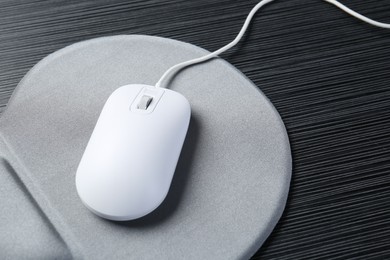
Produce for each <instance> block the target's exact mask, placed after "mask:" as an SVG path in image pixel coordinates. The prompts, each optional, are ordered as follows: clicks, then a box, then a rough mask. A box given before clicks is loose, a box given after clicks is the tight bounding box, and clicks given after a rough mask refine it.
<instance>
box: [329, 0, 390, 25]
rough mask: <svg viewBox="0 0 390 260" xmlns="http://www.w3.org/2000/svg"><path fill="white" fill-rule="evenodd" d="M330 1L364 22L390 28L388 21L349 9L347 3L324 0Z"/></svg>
mask: <svg viewBox="0 0 390 260" xmlns="http://www.w3.org/2000/svg"><path fill="white" fill-rule="evenodd" d="M324 1H326V2H328V3H331V4H333V5H335V6H337V7H338V8H340V9H341V10H343V11H344V12H346V13H347V14H350V15H352V16H354V17H355V18H357V19H359V20H362V21H363V22H366V23H369V24H371V25H374V26H377V27H381V28H385V29H390V24H388V23H381V22H377V21H375V20H372V19H370V18H368V17H366V16H363V15H361V14H359V13H357V12H355V11H353V10H351V9H349V8H348V7H346V6H345V5H343V4H341V3H339V2H337V1H336V0H324Z"/></svg>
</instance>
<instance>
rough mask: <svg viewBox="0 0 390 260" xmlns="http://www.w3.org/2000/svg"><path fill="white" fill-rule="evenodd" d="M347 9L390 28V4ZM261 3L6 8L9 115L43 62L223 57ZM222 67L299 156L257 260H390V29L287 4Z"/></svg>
mask: <svg viewBox="0 0 390 260" xmlns="http://www.w3.org/2000/svg"><path fill="white" fill-rule="evenodd" d="M342 2H343V3H345V4H347V5H348V6H350V7H351V8H353V9H355V10H356V11H359V12H361V13H363V14H365V15H367V16H369V17H371V18H374V19H377V20H380V21H383V22H389V23H390V1H384V0H382V1H380V0H365V1H363V0H360V1H357V0H355V1H352V0H349V1H347V0H344V1H342ZM256 3H257V1H254V0H247V1H234V0H222V1H217V0H207V1H206V0H198V1H188V0H180V1H173V0H161V1H156V0H148V1H144V0H136V1H125V0H111V1H103V0H97V1H75V0H73V1H59V0H50V1H37V0H18V1H15V0H1V1H0V105H1V107H2V108H4V107H5V105H6V103H7V101H8V99H9V97H10V95H11V94H12V91H13V90H14V88H15V86H16V85H17V83H18V82H19V81H20V80H21V79H22V77H23V75H24V74H25V73H26V72H27V71H28V70H29V69H30V68H31V67H32V66H33V65H34V64H35V63H37V62H38V61H39V60H40V59H42V58H43V57H45V56H46V55H48V54H50V53H52V52H54V51H56V50H58V49H60V48H62V47H65V46H67V45H69V44H71V43H75V42H78V41H82V40H87V39H91V38H95V37H101V36H108V35H118V34H147V35H157V36H162V37H168V38H173V39H177V40H181V41H185V42H189V43H192V44H195V45H198V46H201V47H203V48H205V49H208V50H215V49H217V48H218V47H220V46H222V45H224V44H226V43H228V42H229V41H230V40H232V39H233V38H234V37H235V36H236V34H237V32H238V31H239V29H240V27H241V25H242V23H243V21H244V19H245V17H246V15H247V14H248V12H249V11H250V9H251V8H252V7H253V6H254V5H255V4H256ZM172 51H174V50H172ZM222 57H223V58H224V59H226V60H227V61H229V62H230V63H232V64H233V65H235V66H236V67H237V68H238V69H239V70H241V71H242V72H243V73H244V74H245V75H247V76H248V77H249V78H250V79H251V80H252V81H253V82H254V83H255V84H256V85H257V86H259V87H260V89H261V90H262V91H263V92H264V93H265V94H266V95H267V96H268V97H269V98H270V99H271V101H272V102H273V103H274V105H275V106H276V108H277V109H278V111H279V113H280V114H281V116H282V118H283V120H284V122H285V124H286V127H287V130H288V133H289V136H290V141H291V146H292V153H293V159H294V172H293V179H292V183H291V190H290V195H289V200H288V204H287V207H286V210H285V213H284V215H283V217H282V218H281V220H280V221H279V224H278V225H277V227H276V228H275V230H274V232H273V233H272V235H271V236H270V237H269V239H268V240H267V242H266V244H265V245H264V246H263V247H262V248H261V249H259V251H258V252H257V253H256V255H255V256H254V257H253V258H254V259H259V258H261V259H331V258H332V259H351V258H353V259H386V258H390V189H389V187H390V174H389V172H390V161H389V159H390V131H389V129H390V113H389V110H390V30H387V31H386V30H384V29H379V28H375V27H372V26H369V25H367V24H364V23H362V22H360V21H357V20H356V19H354V18H351V17H349V16H347V15H346V14H345V13H343V12H341V11H340V10H338V9H336V8H335V7H333V6H331V5H329V4H327V3H325V2H323V1H320V0H279V1H275V2H274V3H272V4H270V5H268V6H267V7H266V8H264V9H263V10H261V11H260V12H259V13H258V14H257V15H256V17H255V19H254V21H253V24H252V25H251V26H250V30H249V32H248V33H247V34H246V36H245V39H244V40H243V41H242V42H241V43H240V44H239V45H238V47H236V48H235V49H234V50H232V51H229V52H228V53H226V54H223V55H222ZM243 177H244V176H243Z"/></svg>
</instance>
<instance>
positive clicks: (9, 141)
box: [0, 35, 291, 259]
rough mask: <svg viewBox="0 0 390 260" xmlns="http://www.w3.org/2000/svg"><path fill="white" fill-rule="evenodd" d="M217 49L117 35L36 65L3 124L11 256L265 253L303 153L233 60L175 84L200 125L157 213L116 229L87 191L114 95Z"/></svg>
mask: <svg viewBox="0 0 390 260" xmlns="http://www.w3.org/2000/svg"><path fill="white" fill-rule="evenodd" d="M206 53H208V52H207V51H205V50H203V49H201V48H198V47H196V46H193V45H191V44H188V43H183V42H179V41H175V40H170V39H164V38H159V37H150V36H139V35H135V36H114V37H104V38H98V39H93V40H89V41H85V42H80V43H76V44H73V45H71V46H69V47H66V48H64V49H62V50H59V51H57V52H55V53H53V54H51V55H49V56H48V57H46V58H45V59H43V60H42V61H40V62H39V63H38V64H37V65H36V66H34V68H33V69H31V71H30V72H29V73H28V74H27V75H26V76H25V77H24V78H23V80H22V81H21V82H20V84H19V85H18V87H17V89H16V90H15V92H14V94H13V96H12V98H11V100H10V102H9V104H8V107H7V109H6V111H5V112H4V114H3V115H2V116H1V118H0V133H1V137H2V138H1V141H0V154H1V158H2V160H1V164H0V169H1V171H0V172H1V174H0V181H2V183H4V185H2V188H1V190H0V196H1V197H2V199H1V200H0V206H1V208H2V209H3V210H2V215H3V216H2V218H1V223H0V225H1V231H2V232H0V238H1V239H0V240H1V241H2V242H1V243H2V244H1V247H2V248H3V249H5V250H3V251H2V253H1V254H2V255H3V256H19V257H20V258H23V257H26V258H28V257H34V256H36V257H41V258H54V257H55V258H69V257H73V258H86V259H115V258H117V259H241V258H249V257H250V256H251V255H253V254H254V253H255V252H256V251H257V250H258V248H259V247H260V246H261V245H262V243H263V242H264V241H265V239H266V238H267V237H268V235H269V234H270V233H271V231H272V229H273V228H274V226H275V225H276V223H277V221H278V219H279V218H280V216H281V214H282V212H283V209H284V206H285V203H286V199H287V194H288V190H289V184H290V178H291V152H290V146H289V140H288V136H287V133H286V130H285V127H284V124H283V122H282V120H281V118H280V116H279V114H278V112H277V111H276V110H275V108H274V107H273V105H272V104H271V102H270V101H269V100H268V99H267V98H266V97H265V96H264V94H263V93H262V92H261V91H259V89H258V88H257V87H256V86H255V85H254V84H253V83H252V82H251V81H250V80H249V79H248V78H246V77H245V76H244V75H243V74H242V73H241V72H239V71H238V70H237V69H235V68H234V67H233V66H232V65H230V64H229V63H227V62H225V61H224V60H222V59H214V60H212V61H209V62H206V63H203V64H199V65H195V66H191V67H189V68H186V69H184V70H182V71H181V72H180V73H178V74H177V75H175V76H174V77H173V78H172V80H171V82H170V84H169V88H170V89H172V90H175V91H178V92H180V93H181V94H183V95H184V96H185V97H187V99H188V100H189V102H190V104H191V108H192V117H191V122H190V127H189V132H188V135H187V138H186V140H185V144H184V147H183V150H182V153H181V156H180V160H179V163H178V166H177V169H176V172H175V176H174V178H173V183H172V186H171V189H170V191H169V193H168V196H167V198H166V200H165V201H164V202H163V204H162V205H161V206H160V207H159V208H158V209H157V210H155V211H154V212H152V213H151V214H149V215H147V216H146V217H144V218H141V219H138V220H135V221H129V222H112V221H107V220H104V219H101V218H99V217H97V216H95V215H93V214H92V213H91V212H90V211H88V209H86V208H85V207H84V206H83V204H82V203H81V201H80V200H79V198H78V196H77V193H76V189H75V172H76V169H77V166H78V163H79V161H80V158H81V155H82V154H83V151H84V149H85V146H86V144H87V142H88V139H89V137H90V135H91V133H92V130H93V128H94V126H95V123H96V120H97V118H98V116H99V113H100V111H101V109H102V107H103V105H104V103H105V101H106V99H107V98H108V96H109V95H110V94H111V93H112V92H113V91H114V90H115V89H117V88H118V87H120V86H122V85H126V84H132V83H141V84H149V85H154V84H155V83H156V82H157V80H158V79H159V77H160V76H161V75H162V74H163V73H164V72H165V70H166V69H168V68H169V67H170V66H172V65H174V64H176V63H178V62H181V61H185V60H188V59H192V58H195V57H199V56H201V55H204V54H206ZM150 163H153V162H152V161H151V162H150ZM15 205H17V206H15ZM5 209H7V210H5Z"/></svg>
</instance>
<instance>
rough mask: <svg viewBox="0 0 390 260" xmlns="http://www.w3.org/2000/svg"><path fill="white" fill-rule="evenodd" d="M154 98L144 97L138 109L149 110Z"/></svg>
mask: <svg viewBox="0 0 390 260" xmlns="http://www.w3.org/2000/svg"><path fill="white" fill-rule="evenodd" d="M152 100H153V97H151V96H146V95H145V96H142V97H141V99H140V101H139V103H138V106H137V107H138V109H142V110H146V109H148V107H149V105H150V103H152Z"/></svg>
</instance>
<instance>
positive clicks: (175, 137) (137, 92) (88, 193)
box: [76, 84, 191, 221]
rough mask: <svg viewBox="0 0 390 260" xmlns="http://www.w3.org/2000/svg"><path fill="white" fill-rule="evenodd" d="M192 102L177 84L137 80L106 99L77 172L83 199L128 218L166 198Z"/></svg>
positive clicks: (107, 214) (110, 215) (104, 213)
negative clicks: (162, 85) (164, 85)
mask: <svg viewBox="0 0 390 260" xmlns="http://www.w3.org/2000/svg"><path fill="white" fill-rule="evenodd" d="M190 117H191V108H190V104H189V102H188V101H187V99H186V98H185V97H184V96H183V95H181V94H179V93H177V92H175V91H172V90H169V89H164V88H156V87H154V86H148V85H142V84H132V85H126V86H123V87H120V88H118V89H117V90H115V91H114V92H113V93H112V94H111V96H110V97H109V98H108V100H107V101H106V103H105V105H104V107H103V110H102V112H101V114H100V116H99V119H98V121H97V123H96V126H95V129H94V130H93V133H92V135H91V137H90V140H89V142H88V145H87V147H86V149H85V152H84V154H83V156H82V159H81V161H80V164H79V167H78V169H77V173H76V188H77V192H78V194H79V197H80V198H81V200H82V202H83V203H84V204H85V205H86V206H87V208H89V209H90V210H91V211H92V212H94V213H95V214H97V215H99V216H101V217H103V218H106V219H110V220H116V221H126V220H132V219H136V218H140V217H142V216H145V215H147V214H148V213H150V212H152V211H153V210H154V209H156V208H157V207H158V206H159V205H160V204H161V202H162V201H163V200H164V199H165V197H166V195H167V193H168V190H169V187H170V185H171V181H172V177H173V174H174V172H175V168H176V164H177V162H178V159H179V156H180V152H181V149H182V146H183V142H184V139H185V136H186V134H187V130H188V125H189V121H190Z"/></svg>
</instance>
